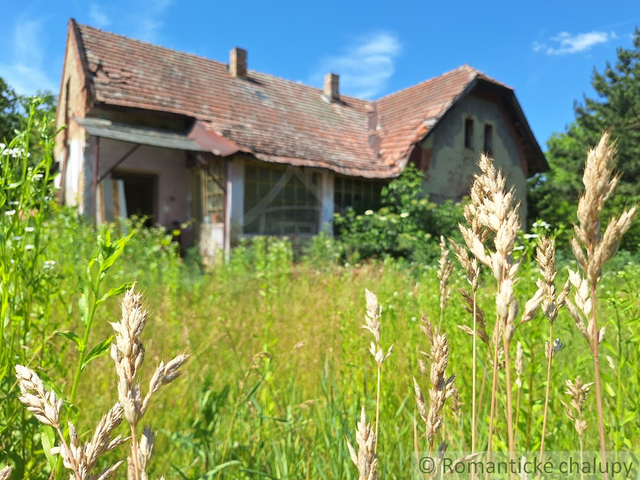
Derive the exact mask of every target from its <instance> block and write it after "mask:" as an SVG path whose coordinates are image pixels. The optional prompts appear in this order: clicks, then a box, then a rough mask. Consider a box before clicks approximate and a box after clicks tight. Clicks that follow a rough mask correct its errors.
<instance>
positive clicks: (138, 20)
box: [134, 0, 173, 43]
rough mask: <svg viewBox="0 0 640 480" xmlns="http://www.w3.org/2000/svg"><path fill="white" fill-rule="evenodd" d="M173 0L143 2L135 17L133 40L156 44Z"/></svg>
mask: <svg viewBox="0 0 640 480" xmlns="http://www.w3.org/2000/svg"><path fill="white" fill-rule="evenodd" d="M172 2H173V0H145V1H144V2H142V5H141V7H142V8H141V10H142V11H141V13H140V14H139V15H136V16H135V19H134V22H135V25H136V30H135V35H134V37H135V38H138V39H140V40H144V41H146V42H151V43H157V41H158V33H160V30H161V29H162V27H164V16H165V14H166V13H167V10H168V9H169V7H170V6H171V3H172Z"/></svg>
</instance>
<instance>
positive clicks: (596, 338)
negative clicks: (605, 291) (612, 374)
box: [591, 284, 608, 480]
mask: <svg viewBox="0 0 640 480" xmlns="http://www.w3.org/2000/svg"><path fill="white" fill-rule="evenodd" d="M591 301H592V303H593V317H592V320H593V328H592V337H591V342H592V350H593V368H594V373H595V385H596V405H597V408H598V433H599V436H600V452H601V455H602V463H603V464H604V465H606V463H607V445H606V440H605V433H604V415H603V411H602V387H601V386H600V361H599V358H598V345H599V343H600V342H599V335H598V315H597V310H598V309H597V306H596V301H597V296H596V286H595V284H592V285H591ZM603 478H604V480H607V478H608V476H607V473H606V472H605V473H604V475H603Z"/></svg>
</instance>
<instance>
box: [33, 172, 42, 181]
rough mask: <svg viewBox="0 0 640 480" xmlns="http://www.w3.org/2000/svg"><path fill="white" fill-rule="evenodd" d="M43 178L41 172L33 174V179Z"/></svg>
mask: <svg viewBox="0 0 640 480" xmlns="http://www.w3.org/2000/svg"><path fill="white" fill-rule="evenodd" d="M41 178H42V174H41V173H36V174H35V175H34V176H33V179H34V180H40V179H41Z"/></svg>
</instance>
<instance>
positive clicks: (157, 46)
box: [75, 22, 372, 104]
mask: <svg viewBox="0 0 640 480" xmlns="http://www.w3.org/2000/svg"><path fill="white" fill-rule="evenodd" d="M75 23H76V26H77V27H79V29H80V35H81V36H82V29H84V28H87V29H90V30H96V31H98V32H101V33H104V34H107V35H113V36H115V37H120V38H124V39H126V40H128V41H131V42H136V43H139V44H142V45H145V46H149V47H153V48H160V49H162V50H167V51H169V52H173V53H177V54H180V55H188V56H190V57H194V58H197V59H199V60H204V61H207V62H213V63H216V64H218V65H221V66H225V67H228V66H229V63H227V62H221V61H219V60H214V59H212V58H208V57H204V56H202V55H198V54H196V53H190V52H185V51H183V50H176V49H175V48H169V47H165V46H162V45H158V44H155V43H151V42H147V41H145V40H139V39H137V38H132V37H128V36H126V35H123V34H121V33H115V32H109V31H107V30H102V29H101V28H98V27H94V26H91V25H86V24H83V23H78V22H75ZM83 47H84V42H83ZM247 73H253V74H258V75H264V76H267V77H271V78H273V79H275V80H278V81H282V82H286V83H290V84H294V85H300V86H302V87H306V88H310V89H313V90H317V91H318V92H319V93H322V91H323V89H322V88H320V87H314V86H313V85H308V84H306V83H302V82H299V81H295V80H290V79H288V78H284V77H279V76H277V75H274V74H272V73H266V72H260V71H258V70H251V69H247ZM340 98H347V99H349V100H355V101H358V102H362V103H364V104H370V103H371V102H372V101H371V100H367V99H365V98H360V97H354V96H351V95H345V94H343V93H340Z"/></svg>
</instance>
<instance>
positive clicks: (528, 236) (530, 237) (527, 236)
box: [524, 233, 538, 240]
mask: <svg viewBox="0 0 640 480" xmlns="http://www.w3.org/2000/svg"><path fill="white" fill-rule="evenodd" d="M524 238H525V240H531V239H532V238H538V234H537V233H527V234H525V236H524Z"/></svg>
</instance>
